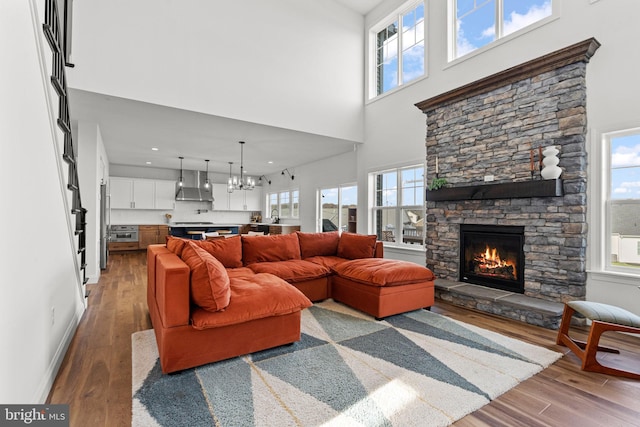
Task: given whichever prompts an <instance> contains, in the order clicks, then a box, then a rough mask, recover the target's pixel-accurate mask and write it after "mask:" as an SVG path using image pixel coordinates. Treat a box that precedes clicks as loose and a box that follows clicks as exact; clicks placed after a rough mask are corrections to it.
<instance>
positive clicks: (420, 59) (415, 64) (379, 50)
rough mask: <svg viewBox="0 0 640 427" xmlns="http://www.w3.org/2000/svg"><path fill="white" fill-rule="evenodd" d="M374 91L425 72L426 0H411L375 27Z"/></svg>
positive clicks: (397, 84) (410, 79)
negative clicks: (407, 5)
mask: <svg viewBox="0 0 640 427" xmlns="http://www.w3.org/2000/svg"><path fill="white" fill-rule="evenodd" d="M372 36H373V38H375V46H376V51H375V58H376V60H375V82H376V83H375V85H376V89H375V93H373V94H372V97H374V96H377V95H381V94H383V93H385V92H387V91H389V90H391V89H394V88H396V87H398V86H401V85H403V84H405V83H407V82H410V81H412V80H415V79H416V78H418V77H420V76H423V75H424V58H425V44H424V3H423V2H422V1H421V2H419V3H416V2H411V3H410V6H409V7H408V8H405V9H403V11H402V12H400V13H396V14H394V15H392V16H390V17H387V18H386V19H385V20H384V21H382V22H381V23H380V25H378V26H376V27H374V30H373V34H372Z"/></svg>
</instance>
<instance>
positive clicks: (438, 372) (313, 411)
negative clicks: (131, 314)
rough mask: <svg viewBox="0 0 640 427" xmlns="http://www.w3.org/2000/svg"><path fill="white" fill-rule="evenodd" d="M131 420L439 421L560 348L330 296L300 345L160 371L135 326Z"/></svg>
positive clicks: (545, 362)
mask: <svg viewBox="0 0 640 427" xmlns="http://www.w3.org/2000/svg"><path fill="white" fill-rule="evenodd" d="M132 340H133V425H134V426H212V425H216V426H242V427H249V426H278V427H280V426H319V425H323V426H330V425H336V426H338V425H339V426H346V425H353V426H409V425H411V426H413V425H420V426H447V425H450V424H451V423H453V422H454V421H456V420H458V419H460V418H462V417H464V416H465V415H467V414H469V413H471V412H473V411H475V410H477V409H478V408H480V407H482V406H484V405H485V404H487V403H488V402H489V401H490V400H492V399H494V398H496V397H497V396H499V395H501V394H502V393H504V392H506V391H507V390H509V389H511V388H512V387H514V386H515V385H516V384H518V383H519V382H521V381H523V380H525V379H526V378H529V377H530V376H532V375H534V374H536V373H537V372H539V371H541V370H542V369H544V368H545V367H547V366H549V365H550V364H552V363H553V362H555V361H556V360H557V359H558V358H560V357H561V353H557V352H553V351H550V350H547V349H545V348H542V347H538V346H534V345H531V344H528V343H524V342H521V341H518V340H515V339H512V338H509V337H505V336H502V335H500V334H497V333H494V332H491V331H486V330H484V329H481V328H478V327H475V326H472V325H468V324H465V323H463V322H459V321H456V320H453V319H450V318H447V317H444V316H441V315H438V314H436V313H431V312H429V311H426V310H417V311H414V312H410V313H405V314H402V315H397V316H392V317H388V318H386V319H385V320H383V321H376V320H375V319H373V318H371V317H369V316H368V315H366V314H363V313H360V312H358V311H356V310H352V309H350V308H348V307H345V306H344V305H342V304H338V303H335V302H333V301H332V300H326V301H324V302H322V303H319V304H315V305H314V306H312V307H310V308H309V309H306V310H304V311H303V315H302V338H301V340H300V341H299V342H297V343H295V344H293V345H290V346H282V347H277V348H274V349H269V350H265V351H261V352H258V353H254V354H251V355H247V356H242V357H236V358H233V359H229V360H225V361H221V362H217V363H212V364H209V365H205V366H201V367H198V368H194V369H189V370H186V371H182V372H179V373H177V374H172V375H163V374H162V372H161V370H160V365H159V361H158V356H157V347H156V345H155V337H154V335H153V332H152V331H143V332H138V333H135V334H133V336H132Z"/></svg>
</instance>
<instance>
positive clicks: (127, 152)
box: [69, 89, 356, 176]
mask: <svg viewBox="0 0 640 427" xmlns="http://www.w3.org/2000/svg"><path fill="white" fill-rule="evenodd" d="M69 91H70V100H71V105H70V113H71V117H72V118H73V119H74V120H79V121H80V122H88V123H98V124H99V126H100V134H101V137H102V140H103V142H104V145H105V149H106V151H107V156H108V157H109V163H112V164H118V165H129V166H142V167H154V168H166V169H179V167H180V160H179V159H178V157H180V156H182V157H184V161H183V167H184V169H190V170H204V169H205V165H206V163H205V159H208V160H210V162H209V170H210V171H211V172H223V173H228V172H229V162H230V161H232V162H234V164H233V170H234V173H237V172H238V171H239V169H238V168H239V167H240V144H239V141H245V144H244V170H245V172H246V173H247V174H249V175H256V176H260V175H268V174H271V173H280V172H281V171H282V170H283V169H285V168H295V167H296V166H300V165H303V164H306V163H310V162H313V161H316V160H320V159H324V158H328V157H332V156H335V155H338V154H341V153H346V152H348V151H352V150H353V149H354V144H356V142H354V141H348V140H344V139H337V138H329V137H324V136H319V135H314V134H310V133H304V132H297V131H293V130H288V129H282V128H276V127H272V126H264V125H260V124H255V123H250V122H245V121H240V120H234V119H228V118H223V117H218V116H212V115H207V114H202V113H196V112H193V111H186V110H181V109H177V108H170V107H164V106H160V105H155V104H149V103H145V102H139V101H133V100H130V99H123V98H117V97H113V96H106V95H101V94H96V93H94V92H86V91H82V90H76V89H70V90H69ZM153 148H157V151H155V150H152V149H153ZM147 162H150V164H147Z"/></svg>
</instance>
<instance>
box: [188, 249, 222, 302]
mask: <svg viewBox="0 0 640 427" xmlns="http://www.w3.org/2000/svg"><path fill="white" fill-rule="evenodd" d="M182 260H183V261H184V262H185V264H187V265H188V266H189V269H190V270H191V273H190V281H189V285H190V288H191V299H192V300H193V302H194V303H195V304H196V305H198V306H200V307H202V308H204V309H206V310H209V311H219V310H222V309H224V308H226V307H227V306H228V305H229V299H230V297H231V290H230V289H229V276H228V275H227V271H226V270H225V269H224V266H223V265H222V264H221V263H220V261H218V260H217V259H215V258H214V257H213V255H211V254H210V253H209V252H207V251H205V250H204V249H202V248H201V247H199V246H198V245H196V244H195V243H194V242H187V243H186V244H185V245H184V248H183V249H182Z"/></svg>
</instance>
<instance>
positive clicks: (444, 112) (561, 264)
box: [416, 39, 599, 327]
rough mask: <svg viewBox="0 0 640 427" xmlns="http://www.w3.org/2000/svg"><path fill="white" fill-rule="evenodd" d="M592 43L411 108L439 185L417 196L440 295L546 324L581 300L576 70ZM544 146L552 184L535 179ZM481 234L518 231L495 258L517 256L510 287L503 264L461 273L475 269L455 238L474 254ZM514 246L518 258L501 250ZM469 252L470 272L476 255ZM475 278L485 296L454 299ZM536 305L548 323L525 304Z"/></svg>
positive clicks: (580, 131) (582, 181)
mask: <svg viewBox="0 0 640 427" xmlns="http://www.w3.org/2000/svg"><path fill="white" fill-rule="evenodd" d="M598 47H599V43H598V42H597V41H596V40H595V39H589V40H585V41H584V42H581V43H577V44H575V45H572V46H569V47H567V48H564V49H561V50H559V51H556V52H553V53H551V54H548V55H545V56H544V57H541V58H538V59H535V60H533V61H529V62H527V63H524V64H521V65H520V66H517V67H513V68H511V69H508V70H505V71H503V72H500V73H498V74H495V75H492V76H489V77H487V78H484V79H482V80H479V81H476V82H473V83H471V84H469V85H466V86H463V87H461V88H458V89H455V90H453V91H450V92H447V93H444V94H442V95H439V96H437V97H435V98H431V99H428V100H425V101H423V102H420V103H418V104H416V106H417V107H418V108H420V109H421V110H422V111H423V112H424V113H425V114H426V116H427V137H426V148H427V181H428V182H431V181H432V180H433V178H435V177H436V169H437V177H438V178H444V179H446V180H447V185H446V186H445V187H444V188H441V189H438V190H434V191H427V197H426V199H427V202H426V207H427V215H426V224H427V225H426V227H427V232H426V240H425V246H426V265H427V267H429V268H430V269H431V270H433V272H434V273H435V274H436V276H437V277H438V281H437V282H436V286H437V291H436V295H437V296H438V297H439V298H442V299H445V300H448V301H450V302H453V303H454V304H459V305H464V306H467V307H470V308H475V309H480V310H483V311H489V312H493V313H496V314H500V315H504V316H507V317H511V318H516V319H518V320H523V321H526V322H529V323H533V324H539V325H542V326H546V327H556V326H557V322H558V321H559V315H560V313H559V306H560V307H561V304H560V303H562V302H564V301H568V300H575V299H584V297H585V293H586V242H587V222H586V214H587V212H586V210H587V205H586V182H587V152H586V144H585V141H586V129H587V128H586V108H587V102H586V101H587V100H586V68H587V63H588V61H589V59H590V58H591V56H592V55H593V54H594V53H595V51H596V49H597V48H598ZM549 146H555V147H556V148H558V149H559V150H560V154H559V158H560V163H559V166H560V167H561V168H562V170H563V173H562V176H561V177H560V179H552V180H544V179H543V178H542V176H541V174H540V170H541V167H542V163H541V157H542V156H541V153H542V150H543V149H544V148H546V147H549ZM436 163H437V164H438V167H437V168H436ZM487 226H489V227H494V228H498V227H504V229H508V230H521V236H520V237H518V239H521V240H519V241H518V242H515V241H514V240H512V241H511V243H508V244H507V246H509V247H508V248H506V249H503V250H506V252H509V253H504V254H500V257H501V258H502V257H503V256H505V257H510V258H512V257H514V256H515V257H516V258H517V257H522V258H517V259H516V260H515V261H516V264H518V265H514V266H513V268H512V269H513V273H514V276H515V278H514V279H511V278H510V277H509V270H510V268H509V267H508V266H504V267H503V268H502V269H501V268H500V267H495V269H494V270H491V272H490V273H487V271H489V270H486V268H487V265H482V266H476V271H475V272H473V273H472V274H469V273H470V272H469V267H473V263H474V261H473V260H471V264H469V262H470V261H469V260H468V259H466V260H465V253H464V249H462V245H463V244H464V241H463V240H462V239H463V238H465V239H466V237H463V236H462V232H463V231H465V230H469V229H470V230H472V237H475V239H476V242H475V243H474V245H475V246H482V245H483V242H482V241H481V240H482V239H483V236H482V235H479V234H478V233H480V231H478V230H482V229H483V228H485V227H487ZM473 233H475V235H473ZM485 237H486V236H485ZM484 240H490V242H491V243H494V242H495V238H494V237H491V238H490V239H486V238H485V239H484ZM485 243H486V242H485ZM518 245H520V247H521V249H522V253H521V254H517V255H514V254H512V252H515V249H516V247H517V246H518ZM475 249H476V250H477V249H478V248H477V247H476V248H475ZM482 249H484V250H485V253H486V248H482ZM488 251H489V255H490V254H491V252H492V248H489V249H488ZM480 252H482V251H480ZM470 256H471V257H472V258H473V257H478V259H476V261H475V262H476V264H481V263H482V259H480V258H481V257H482V256H484V255H483V254H482V253H480V254H474V255H470ZM511 261H513V260H511ZM491 265H493V264H491ZM465 267H466V268H465ZM492 268H493V267H492ZM483 271H484V273H483ZM492 275H497V276H501V277H497V278H496V277H491V276H492ZM471 276H472V277H471ZM478 276H480V277H478ZM470 277H471V279H469V278H470ZM481 279H491V280H488V282H490V283H482V285H485V286H486V285H488V286H489V287H490V288H491V289H495V290H496V291H491V292H489V296H488V297H483V296H481V294H482V292H480V293H478V290H477V289H475V288H474V290H473V291H465V292H457V291H456V289H460V290H461V289H463V288H464V289H467V288H468V286H459V285H461V284H466V283H472V284H474V285H473V286H476V285H477V283H478V282H479V281H482V280H481ZM494 279H497V280H494ZM485 282H487V280H485ZM497 290H500V292H503V293H500V292H498V291H497ZM476 294H477V295H476ZM525 300H528V301H529V303H525ZM509 301H517V302H518V304H516V305H515V306H514V305H513V304H509V303H508V302H509ZM544 302H548V303H550V304H551V305H553V307H554V309H553V310H551V311H552V312H553V313H552V315H549V313H546V314H545V313H543V314H540V313H539V312H536V310H535V308H534V309H531V308H528V307H530V306H533V307H536V306H540V305H542V306H544ZM545 316H546V317H545Z"/></svg>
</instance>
